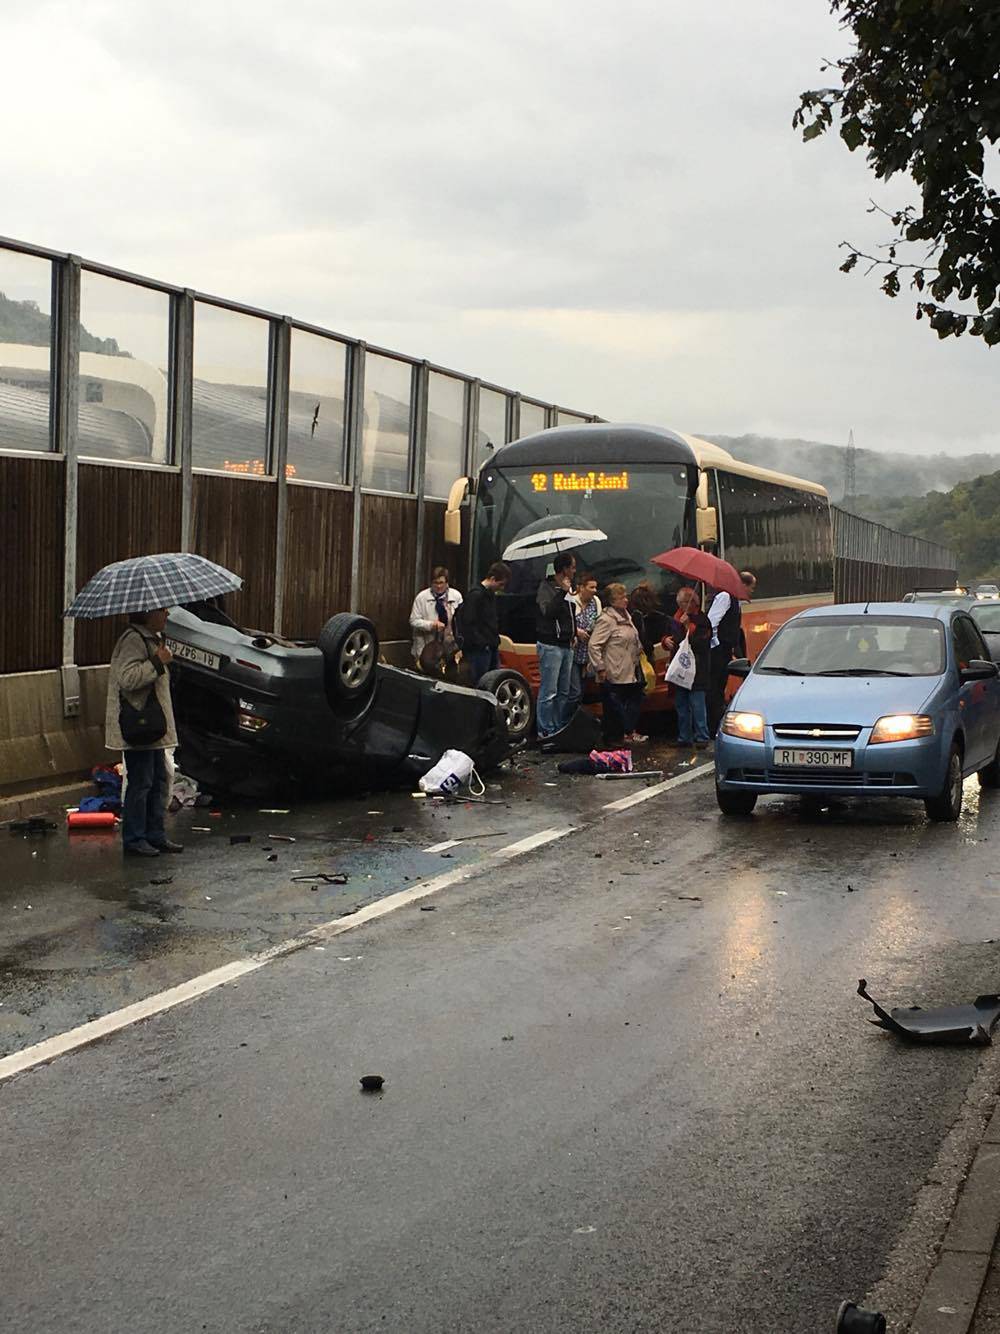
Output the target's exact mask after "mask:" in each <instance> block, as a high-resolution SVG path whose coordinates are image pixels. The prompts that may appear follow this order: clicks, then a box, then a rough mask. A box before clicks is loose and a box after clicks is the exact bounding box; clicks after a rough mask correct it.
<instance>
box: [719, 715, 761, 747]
mask: <svg viewBox="0 0 1000 1334" xmlns="http://www.w3.org/2000/svg"><path fill="white" fill-rule="evenodd" d="M722 730H723V732H725V734H726V736H738V737H742V739H743V740H744V741H763V740H764V719H763V717H762V716H761V715H760V714H759V713H727V714H724V715H723V719H722Z"/></svg>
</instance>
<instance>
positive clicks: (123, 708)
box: [118, 631, 167, 750]
mask: <svg viewBox="0 0 1000 1334" xmlns="http://www.w3.org/2000/svg"><path fill="white" fill-rule="evenodd" d="M136 633H137V634H138V631H136ZM139 638H140V639H142V635H139ZM143 643H145V640H144V639H143ZM149 660H150V662H152V660H153V655H152V654H150V655H149ZM118 726H119V728H120V730H121V734H122V740H123V741H124V742H125V749H126V750H130V749H131V748H132V747H133V746H151V745H152V744H153V743H154V741H162V740H163V737H164V735H165V734H166V730H167V720H166V718H165V717H164V715H163V707H162V705H161V704H160V701H159V700H158V699H157V697H156V682H155V681H154V682H153V684H152V685H151V686H150V687H149V689H148V690H147V691H146V698H145V699H144V700H143V702H142V704H140V705H139V707H138V708H136V707H135V706H134V705H132V704H130V703H129V702H128V700H127V699H126V698H125V695H124V693H123V692H122V691H121V690H119V691H118Z"/></svg>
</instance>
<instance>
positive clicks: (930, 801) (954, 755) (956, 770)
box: [924, 746, 962, 824]
mask: <svg viewBox="0 0 1000 1334" xmlns="http://www.w3.org/2000/svg"><path fill="white" fill-rule="evenodd" d="M924 809H925V810H926V811H927V814H928V816H929V818H930V819H932V820H938V821H942V822H945V823H952V824H953V823H954V822H955V821H956V820H957V819H958V817H959V816H960V815H961V814H962V753H961V751H960V750H959V748H958V747H957V746H952V748H951V754H950V755H949V756H948V767H947V769H946V770H945V775H944V783H943V784H942V786H941V791H940V792H939V793H938V794H937V796H936V797H928V798H927V800H926V801H925V802H924Z"/></svg>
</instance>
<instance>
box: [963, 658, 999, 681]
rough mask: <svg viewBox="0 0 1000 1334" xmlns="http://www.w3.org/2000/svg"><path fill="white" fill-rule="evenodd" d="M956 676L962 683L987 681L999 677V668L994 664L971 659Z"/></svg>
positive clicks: (979, 659) (981, 659)
mask: <svg viewBox="0 0 1000 1334" xmlns="http://www.w3.org/2000/svg"><path fill="white" fill-rule="evenodd" d="M958 674H959V676H960V677H961V678H962V680H963V681H989V680H990V678H991V677H996V676H998V675H1000V668H998V667H997V664H996V663H995V662H986V661H985V660H984V659H983V658H973V659H972V661H971V662H970V663H969V665H968V667H963V668H961V670H960V671H959V673H958Z"/></svg>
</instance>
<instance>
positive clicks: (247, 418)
mask: <svg viewBox="0 0 1000 1334" xmlns="http://www.w3.org/2000/svg"><path fill="white" fill-rule="evenodd" d="M269 335H270V330H269V327H268V322H267V320H262V319H258V318H257V316H255V315H243V314H241V313H240V312H239V311H235V310H224V309H223V308H222V307H221V306H210V305H208V304H207V303H206V302H203V301H196V302H195V305H194V385H193V388H192V431H191V435H192V461H193V464H194V466H195V467H196V468H215V469H217V470H218V471H220V472H235V473H251V474H255V475H260V474H263V473H266V472H267V471H268V462H267V364H268V345H269Z"/></svg>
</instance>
